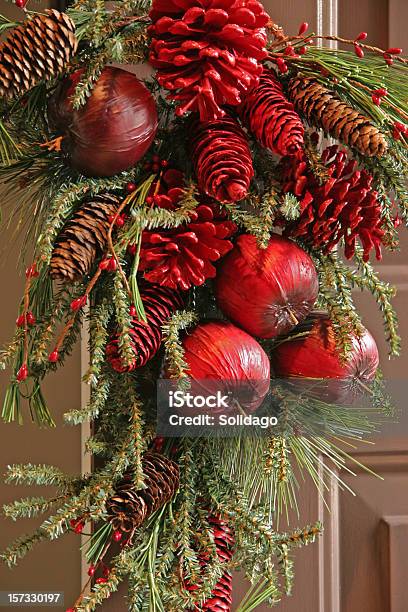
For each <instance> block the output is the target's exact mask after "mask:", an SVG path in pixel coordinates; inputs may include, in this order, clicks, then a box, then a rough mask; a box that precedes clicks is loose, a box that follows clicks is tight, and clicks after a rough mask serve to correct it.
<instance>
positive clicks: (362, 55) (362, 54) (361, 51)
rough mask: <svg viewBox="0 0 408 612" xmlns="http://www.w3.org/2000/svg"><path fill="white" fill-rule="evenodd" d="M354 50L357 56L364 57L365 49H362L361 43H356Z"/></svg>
mask: <svg viewBox="0 0 408 612" xmlns="http://www.w3.org/2000/svg"><path fill="white" fill-rule="evenodd" d="M354 51H355V53H356V55H357V57H360V58H362V57H364V51H363V50H362V48H361V47H360V45H357V44H354Z"/></svg>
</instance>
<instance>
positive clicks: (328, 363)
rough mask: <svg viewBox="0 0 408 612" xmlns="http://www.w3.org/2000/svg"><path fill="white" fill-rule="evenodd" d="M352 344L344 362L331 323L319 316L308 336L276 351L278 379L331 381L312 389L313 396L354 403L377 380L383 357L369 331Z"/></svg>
mask: <svg viewBox="0 0 408 612" xmlns="http://www.w3.org/2000/svg"><path fill="white" fill-rule="evenodd" d="M350 342H351V344H352V348H351V351H350V354H349V355H348V356H347V359H346V360H342V359H341V356H340V354H339V352H338V350H337V347H336V341H335V335H334V331H333V327H332V323H331V321H330V319H329V318H328V317H327V315H325V316H318V317H317V318H316V320H315V321H314V322H313V325H312V327H311V330H310V332H309V333H308V334H307V335H303V336H298V337H296V334H294V336H293V338H290V337H289V338H288V339H287V340H285V341H284V342H282V343H281V344H279V345H278V346H277V347H276V348H275V349H274V351H273V352H272V356H271V361H272V365H273V368H274V372H275V375H276V377H282V378H283V377H285V378H287V377H289V378H295V379H298V381H299V379H302V378H305V379H308V380H307V384H309V383H310V382H311V380H316V379H328V380H327V381H326V383H325V384H322V385H312V392H313V395H317V396H318V397H319V398H321V399H324V400H326V401H333V402H334V401H348V400H350V399H353V397H354V396H356V395H359V394H361V392H362V389H363V388H364V386H365V385H366V384H367V383H369V382H371V381H372V380H373V379H374V376H375V373H376V370H377V368H378V364H379V355H378V348H377V345H376V343H375V340H374V338H373V337H372V335H371V334H370V332H369V331H368V330H367V329H365V328H363V332H362V335H361V336H356V335H351V336H350ZM361 383H362V384H361ZM304 385H305V382H304V383H303V386H304Z"/></svg>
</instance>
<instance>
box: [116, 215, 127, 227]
mask: <svg viewBox="0 0 408 612" xmlns="http://www.w3.org/2000/svg"><path fill="white" fill-rule="evenodd" d="M125 222H126V216H125V215H120V216H119V217H118V218H117V219H116V225H117V227H123V226H124V225H125Z"/></svg>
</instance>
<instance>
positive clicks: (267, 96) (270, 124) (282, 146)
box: [238, 70, 304, 155]
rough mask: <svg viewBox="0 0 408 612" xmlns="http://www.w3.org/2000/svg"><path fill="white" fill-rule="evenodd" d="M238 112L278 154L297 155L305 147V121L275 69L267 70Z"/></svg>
mask: <svg viewBox="0 0 408 612" xmlns="http://www.w3.org/2000/svg"><path fill="white" fill-rule="evenodd" d="M238 112H239V115H240V117H241V119H242V121H243V122H244V123H245V124H246V125H247V127H248V129H249V130H250V131H251V132H252V133H253V134H254V136H255V137H256V139H257V140H258V141H259V142H260V143H261V145H262V146H263V147H266V148H267V149H270V150H271V151H273V152H274V153H277V154H278V155H294V154H295V153H297V152H298V151H299V150H301V149H302V148H303V134H304V127H303V124H302V121H301V119H300V117H299V115H298V114H297V113H296V111H295V109H294V106H293V104H292V103H291V102H289V100H287V99H286V98H285V96H284V94H283V89H282V85H281V83H280V81H279V79H278V78H277V77H276V74H275V72H274V71H273V70H264V72H263V74H262V75H261V77H260V79H259V85H257V86H255V87H254V88H253V89H252V90H251V92H250V93H249V94H248V95H247V96H246V97H245V100H244V102H243V103H242V104H241V106H240V107H239V110H238Z"/></svg>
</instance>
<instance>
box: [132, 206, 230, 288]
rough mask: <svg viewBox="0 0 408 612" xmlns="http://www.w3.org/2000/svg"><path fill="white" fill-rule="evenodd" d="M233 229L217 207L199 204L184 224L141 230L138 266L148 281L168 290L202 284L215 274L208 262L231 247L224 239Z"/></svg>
mask: <svg viewBox="0 0 408 612" xmlns="http://www.w3.org/2000/svg"><path fill="white" fill-rule="evenodd" d="M235 231H236V225H235V223H233V222H232V221H229V220H228V219H226V218H225V215H223V214H222V213H221V211H220V210H219V206H217V205H213V204H200V206H198V207H197V208H196V209H195V210H194V211H192V213H191V215H190V222H189V223H186V224H185V225H182V226H179V227H176V228H171V229H167V230H166V229H163V230H162V229H160V230H157V231H145V232H143V236H142V248H141V251H140V263H139V269H140V270H145V275H144V277H145V278H146V280H148V281H149V282H151V283H158V284H159V285H162V286H165V287H170V288H172V289H177V288H179V289H182V290H187V289H190V287H191V286H193V285H196V286H199V285H202V284H203V283H204V282H205V281H206V279H207V278H214V277H215V273H216V270H215V267H214V265H213V263H212V262H215V261H217V260H219V259H220V258H221V257H223V256H224V255H226V254H227V253H228V252H229V251H230V250H231V249H232V242H231V241H230V240H228V238H229V237H230V236H232V234H233V233H234V232H235Z"/></svg>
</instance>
